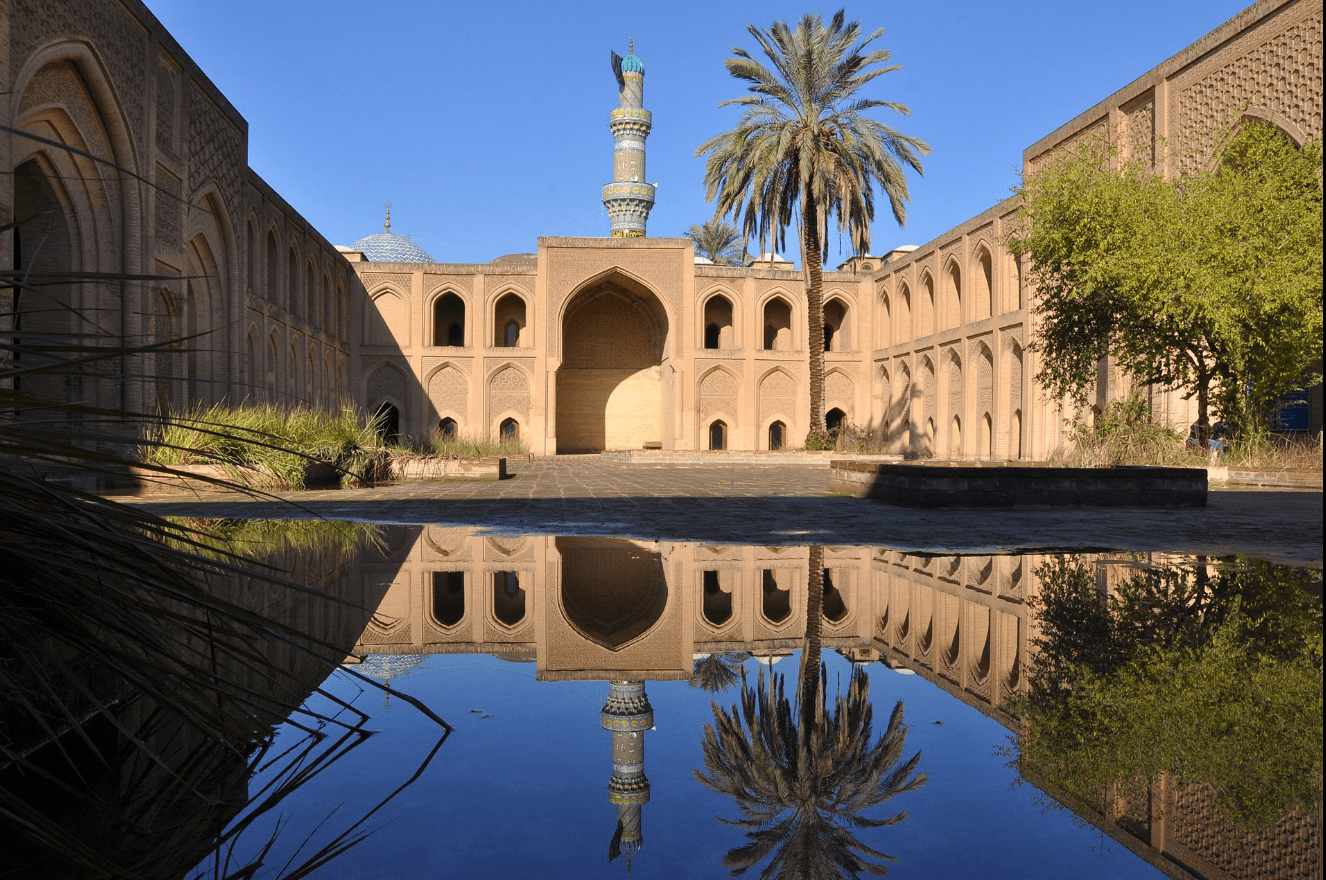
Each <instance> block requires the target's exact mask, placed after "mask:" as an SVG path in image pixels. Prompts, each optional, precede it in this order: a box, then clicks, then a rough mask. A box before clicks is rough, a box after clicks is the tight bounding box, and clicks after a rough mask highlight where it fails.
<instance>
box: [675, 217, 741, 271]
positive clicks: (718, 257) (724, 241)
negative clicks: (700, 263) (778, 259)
mask: <svg viewBox="0 0 1326 880" xmlns="http://www.w3.org/2000/svg"><path fill="white" fill-rule="evenodd" d="M686 237H687V238H689V239H690V240H691V241H693V242H695V252H696V253H697V254H699V255H700V256H702V257H705V258H706V259H708V260H709V261H711V262H713V263H717V264H718V265H720V266H744V265H745V264H746V237H745V236H744V235H742V234H741V230H740V229H738V228H737V227H736V226H734V225H732V224H731V223H729V222H727V221H726V220H722V219H718V218H715V219H713V220H706V221H704V222H703V223H698V224H697V223H692V224H691V228H690V229H688V230H686Z"/></svg>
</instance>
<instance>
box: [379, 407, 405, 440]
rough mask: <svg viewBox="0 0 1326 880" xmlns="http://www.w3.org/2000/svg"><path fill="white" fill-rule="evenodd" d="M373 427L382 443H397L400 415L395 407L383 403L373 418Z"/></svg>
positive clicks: (399, 431)
mask: <svg viewBox="0 0 1326 880" xmlns="http://www.w3.org/2000/svg"><path fill="white" fill-rule="evenodd" d="M373 426H374V427H375V428H376V429H377V432H378V436H379V437H381V438H382V442H383V443H387V444H393V443H399V442H400V439H401V413H400V410H398V409H396V405H395V404H393V403H388V402H386V401H383V403H382V405H381V406H379V407H378V411H377V413H376V414H374V416H373Z"/></svg>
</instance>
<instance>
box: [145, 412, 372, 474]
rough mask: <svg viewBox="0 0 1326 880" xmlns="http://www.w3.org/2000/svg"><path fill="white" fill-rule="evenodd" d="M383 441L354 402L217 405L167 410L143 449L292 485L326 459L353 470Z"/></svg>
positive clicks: (162, 461) (162, 460) (170, 459)
mask: <svg viewBox="0 0 1326 880" xmlns="http://www.w3.org/2000/svg"><path fill="white" fill-rule="evenodd" d="M378 445H380V441H379V439H378V435H377V432H376V430H375V429H374V426H373V422H372V420H370V419H368V418H366V417H365V416H364V415H363V414H362V413H360V412H359V411H358V410H356V409H354V408H353V407H348V406H347V407H342V408H341V410H340V412H337V413H329V412H324V411H321V410H312V409H304V408H300V409H294V410H288V411H287V410H283V409H279V408H277V407H274V406H237V407H232V406H228V405H225V404H214V405H212V406H210V407H207V408H196V409H192V410H190V411H188V412H186V413H183V414H178V415H169V416H166V417H164V418H163V419H162V422H161V425H160V427H159V428H158V429H157V431H156V432H155V434H154V435H153V437H152V438H151V439H150V440H149V441H148V443H147V444H146V445H145V447H144V449H143V455H142V458H143V460H144V461H145V462H147V463H148V464H154V465H160V466H164V467H173V466H177V465H184V464H227V465H236V466H240V467H249V468H255V469H258V470H264V471H267V472H269V473H271V474H273V475H275V476H276V477H277V478H278V479H280V480H281V481H282V482H283V483H285V484H286V485H287V486H289V487H290V488H292V489H301V488H303V486H304V468H305V466H306V465H307V464H308V463H309V462H310V461H311V460H316V461H327V462H331V463H333V464H336V465H338V466H341V467H344V468H346V469H347V470H350V471H352V472H353V471H354V470H355V463H356V461H357V460H358V458H360V457H362V453H363V452H364V450H369V449H373V448H375V447H377V446H378Z"/></svg>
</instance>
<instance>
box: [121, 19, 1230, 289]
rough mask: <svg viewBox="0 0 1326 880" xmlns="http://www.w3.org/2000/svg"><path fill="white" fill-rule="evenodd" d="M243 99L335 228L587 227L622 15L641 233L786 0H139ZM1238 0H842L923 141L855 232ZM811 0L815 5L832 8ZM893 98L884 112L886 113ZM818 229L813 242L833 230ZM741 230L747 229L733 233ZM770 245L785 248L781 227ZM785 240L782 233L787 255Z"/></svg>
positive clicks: (984, 180)
mask: <svg viewBox="0 0 1326 880" xmlns="http://www.w3.org/2000/svg"><path fill="white" fill-rule="evenodd" d="M147 2H148V6H149V7H150V8H151V9H152V11H153V12H154V13H155V14H156V15H157V17H158V18H159V19H160V20H161V21H162V23H163V24H164V25H165V26H166V28H167V29H168V30H170V32H171V33H172V34H174V36H175V38H176V40H178V41H179V43H180V45H182V46H183V47H184V49H185V51H187V52H188V53H189V54H190V55H191V56H192V57H193V59H194V60H195V61H196V62H197V63H198V64H199V65H200V66H201V67H202V69H203V71H204V72H206V73H207V74H208V76H210V77H211V79H212V81H213V82H214V83H216V85H217V86H218V87H219V88H220V89H221V91H222V92H223V93H224V94H225V95H226V96H227V97H228V98H229V99H230V101H231V102H232V103H233V104H234V105H235V107H236V108H238V110H239V112H240V113H241V114H243V115H244V117H245V118H246V119H247V120H248V122H249V164H250V165H251V166H252V167H253V168H254V170H256V171H257V172H258V173H259V174H260V175H262V177H263V178H265V179H266V180H267V181H268V182H269V183H270V184H271V185H272V186H273V187H275V188H276V190H277V192H279V193H281V194H282V195H283V196H284V197H285V198H286V199H287V200H288V201H289V202H290V204H292V205H293V206H294V207H295V208H296V209H297V210H299V211H300V212H302V213H303V214H304V216H305V217H306V218H308V219H309V220H310V221H311V222H312V223H313V224H314V226H316V227H317V228H318V229H319V230H320V231H321V232H322V233H323V234H324V235H325V236H326V237H327V238H328V239H330V240H331V241H332V242H333V243H336V244H349V243H351V242H353V241H355V240H356V239H358V238H360V237H362V236H364V235H368V234H370V233H373V232H377V231H380V230H381V228H382V213H383V204H384V203H385V202H387V201H390V202H391V203H392V231H393V232H397V233H399V234H402V235H406V234H408V235H411V236H412V237H413V239H414V240H415V241H416V242H418V243H419V244H420V245H421V246H423V247H424V248H425V249H426V250H427V251H428V252H429V253H430V254H431V255H432V256H433V258H434V259H435V260H438V261H441V262H482V261H487V260H490V259H492V258H494V257H496V256H499V255H501V254H504V253H511V252H516V251H532V250H534V248H535V239H536V238H537V237H538V236H540V235H575V234H580V235H607V233H608V221H607V216H606V214H604V213H603V209H602V204H601V202H600V194H599V187H600V186H601V185H602V184H603V183H606V182H608V181H609V180H610V179H611V177H612V136H611V134H610V133H609V131H608V127H607V119H608V111H609V110H610V109H612V107H614V106H615V105H616V99H617V93H616V84H615V81H614V79H613V74H612V71H611V69H610V67H609V62H608V57H609V52H610V51H611V50H614V49H615V50H616V51H617V52H619V53H620V54H623V55H624V54H625V53H626V44H627V39H628V37H634V38H635V49H636V54H637V55H638V56H640V58H641V59H642V60H643V61H644V64H645V106H646V107H647V108H648V109H650V110H651V111H652V112H653V116H654V129H653V132H652V134H651V135H650V137H649V142H648V173H647V179H648V180H650V181H653V182H657V183H658V185H659V191H658V202H657V204H656V205H655V207H654V211H653V213H652V215H651V216H650V220H649V233H650V234H651V235H655V236H670V235H681V234H683V233H684V232H685V230H686V229H687V227H688V226H689V225H690V224H692V223H698V222H700V221H702V220H706V219H708V218H709V217H710V216H711V215H712V207H711V206H710V205H709V204H708V203H706V202H705V200H704V188H703V186H702V182H701V180H702V176H703V161H702V160H701V159H697V158H695V157H694V153H695V148H696V147H697V146H698V145H699V144H700V142H701V141H703V140H704V139H706V138H708V137H710V136H711V135H713V134H716V133H718V132H720V131H722V130H724V129H726V128H730V127H731V126H732V124H733V123H734V122H735V121H736V118H737V115H738V110H737V108H730V107H729V108H724V109H721V110H720V109H719V108H718V107H717V104H718V103H719V102H720V101H722V100H725V99H728V98H732V97H736V96H738V95H739V94H741V93H742V87H741V86H740V85H739V84H738V83H737V82H736V81H735V80H733V79H732V78H731V77H730V76H729V75H728V73H727V71H726V70H725V69H724V67H723V62H724V60H725V59H726V58H728V57H729V56H730V55H731V50H732V47H733V46H742V47H745V48H747V49H751V50H753V49H754V48H755V45H754V41H753V40H752V39H751V37H750V35H749V34H748V33H747V32H746V26H747V25H748V24H752V23H753V24H757V25H760V26H767V25H769V24H770V23H772V22H773V21H774V20H776V19H785V20H794V19H795V18H796V17H798V16H799V15H801V14H802V13H804V12H806V11H807V6H805V5H802V4H800V3H791V2H786V0H771V2H766V3H761V4H752V3H740V4H738V3H729V2H724V0H711V2H706V3H690V2H685V3H683V2H666V3H657V2H655V3H644V2H638V3H634V4H632V3H621V2H598V0H593V2H579V3H575V4H561V3H548V2H546V0H543V2H526V0H516V2H499V3H491V4H489V3H483V4H468V3H467V4H461V3H452V2H446V3H444V2H417V0H416V2H378V3H363V2H354V3H351V2H346V0H319V2H312V0H305V2H281V0H277V2H272V0H265V2H257V0H225V2H219V3H218V2H203V0H147ZM1245 5H1246V3H1244V2H1243V0H1163V2H1155V0H1110V2H1107V3H1092V4H1088V3H1084V2H1063V0H1057V2H1055V0H1034V2H1011V3H990V2H950V3H927V4H922V3H914V2H913V3H891V2H874V3H864V4H862V3H858V4H856V5H853V6H849V7H847V13H848V17H849V19H851V18H859V19H860V20H861V21H862V24H863V26H864V27H865V28H866V29H867V30H872V29H874V28H876V27H884V28H885V29H886V30H885V33H884V36H883V37H882V38H881V39H880V41H879V44H880V45H882V46H884V47H885V48H888V49H889V50H891V51H892V53H893V61H894V62H895V63H897V64H900V65H902V69H901V70H899V71H896V72H893V73H890V74H888V75H886V76H883V77H881V78H879V79H877V80H875V82H874V83H873V84H872V85H871V89H872V91H871V92H870V94H871V95H874V96H878V97H880V98H883V99H885V100H890V101H898V102H901V103H903V104H906V105H908V106H909V107H910V108H911V111H912V113H911V115H910V116H909V117H901V116H898V115H897V114H888V113H885V114H881V118H884V119H885V121H887V122H889V123H890V124H893V125H894V126H895V127H897V128H899V129H900V130H902V131H904V132H906V133H908V134H912V135H915V136H917V137H920V138H922V139H924V140H925V141H927V142H928V143H929V144H930V147H931V150H932V152H931V154H930V156H929V157H928V158H927V159H926V160H925V175H924V177H915V176H914V177H913V178H912V179H911V181H910V183H909V186H910V189H911V201H910V205H909V207H908V212H907V226H906V228H904V229H899V228H898V227H897V225H896V224H895V223H894V221H893V218H892V215H891V214H890V213H889V212H888V209H887V207H884V208H883V210H882V211H881V212H880V214H879V216H877V218H876V222H875V224H874V227H873V230H872V247H871V250H872V251H874V252H876V253H879V252H883V251H885V250H887V249H889V248H891V247H894V246H896V245H899V244H904V243H913V244H922V243H924V242H927V241H929V240H930V239H932V238H934V237H936V236H938V235H940V234H942V233H943V232H944V231H945V230H947V229H949V228H951V227H953V226H955V225H957V224H959V223H961V222H962V221H964V220H966V219H967V218H969V217H971V216H974V215H975V214H977V213H980V212H981V211H983V210H985V209H986V208H988V207H989V206H990V205H993V204H995V203H996V202H998V201H999V200H1001V199H1002V198H1004V197H1005V196H1006V195H1007V194H1008V191H1009V188H1010V187H1012V186H1013V185H1014V184H1015V183H1016V182H1017V171H1018V168H1019V167H1020V164H1021V156H1022V150H1023V148H1024V147H1026V146H1028V145H1030V144H1031V143H1033V142H1035V141H1036V140H1038V139H1039V138H1041V137H1043V136H1044V135H1046V134H1048V133H1049V132H1051V131H1053V130H1054V129H1055V128H1057V127H1058V126H1059V125H1062V124H1063V123H1064V122H1067V121H1068V120H1069V119H1071V118H1072V117H1074V116H1076V115H1077V114H1078V113H1081V112H1082V111H1084V110H1086V109H1087V108H1089V107H1090V106H1091V105H1093V104H1095V103H1096V102H1097V101H1100V100H1101V99H1103V98H1105V97H1107V96H1108V95H1109V94H1111V93H1112V92H1114V91H1115V90H1116V89H1119V88H1121V87H1122V86H1124V85H1126V84H1127V83H1128V82H1130V81H1132V80H1133V79H1135V78H1136V77H1138V76H1140V75H1141V74H1143V73H1145V72H1146V71H1147V70H1150V69H1151V68H1152V67H1154V66H1155V65H1157V64H1159V63H1160V62H1161V61H1163V60H1164V59H1165V58H1168V57H1169V56H1170V55H1172V54H1174V53H1175V52H1178V51H1179V50H1181V49H1183V48H1184V47H1186V46H1187V45H1189V44H1190V43H1192V42H1193V41H1194V40H1196V39H1198V38H1199V37H1201V36H1202V35H1204V34H1206V33H1207V32H1208V31H1210V30H1211V29H1213V28H1215V27H1216V26H1217V25H1219V24H1221V23H1222V22H1224V21H1226V20H1227V19H1229V18H1230V17H1232V16H1233V15H1235V14H1237V13H1238V12H1239V11H1241V10H1242V9H1243V8H1244V6H1245ZM837 8H838V7H836V6H824V7H821V8H818V9H817V10H815V11H818V12H820V13H821V14H823V15H824V16H825V17H826V18H827V17H828V16H831V15H832V14H833V12H834V11H835V10H836V9H837ZM889 117H893V118H889ZM838 246H839V242H838V240H837V238H836V236H835V238H834V239H833V240H832V241H831V245H830V261H831V264H836V263H837V262H838V261H839V259H841V258H843V257H845V256H846V255H847V254H846V253H845V252H844V251H837V248H838ZM753 249H754V245H752V250H753ZM789 250H794V249H793V248H792V247H791V243H790V242H789ZM789 256H792V257H793V259H795V255H794V254H792V255H789Z"/></svg>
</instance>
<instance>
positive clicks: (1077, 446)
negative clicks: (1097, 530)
mask: <svg viewBox="0 0 1326 880" xmlns="http://www.w3.org/2000/svg"><path fill="white" fill-rule="evenodd" d="M1051 463H1053V464H1059V465H1064V466H1066V467H1116V466H1118V465H1154V466H1163V467H1208V466H1210V465H1223V466H1227V467H1246V468H1264V469H1269V470H1278V469H1282V468H1320V467H1321V466H1322V445H1321V438H1320V437H1318V438H1317V439H1315V440H1300V441H1292V440H1286V439H1285V438H1282V437H1277V436H1274V435H1269V436H1265V435H1263V436H1250V437H1249V436H1242V437H1234V438H1233V440H1232V442H1231V443H1230V446H1229V448H1228V450H1226V451H1225V452H1224V453H1223V454H1222V455H1220V456H1219V457H1218V458H1214V457H1212V455H1211V453H1210V452H1209V451H1208V450H1206V449H1194V448H1193V447H1190V446H1188V445H1187V443H1186V437H1185V435H1183V434H1180V433H1178V432H1176V431H1171V430H1170V429H1169V428H1166V427H1164V426H1162V425H1157V424H1155V423H1154V422H1153V421H1152V420H1151V413H1150V410H1149V408H1148V407H1147V402H1146V399H1145V398H1144V397H1143V396H1142V395H1141V394H1140V393H1138V392H1133V393H1132V394H1130V395H1129V396H1128V397H1127V398H1125V399H1123V400H1118V401H1115V402H1113V403H1111V404H1109V405H1108V406H1107V407H1105V411H1104V412H1102V413H1101V414H1100V415H1099V416H1097V417H1096V424H1095V425H1094V426H1091V427H1088V426H1087V425H1086V424H1085V423H1084V422H1078V423H1077V424H1075V425H1074V427H1073V429H1072V433H1071V435H1070V442H1069V446H1068V447H1067V448H1066V449H1064V450H1061V451H1060V452H1058V453H1056V454H1055V455H1053V456H1051Z"/></svg>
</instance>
